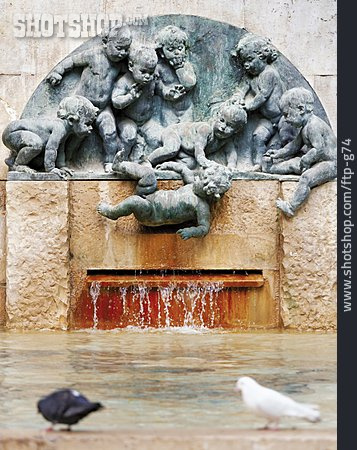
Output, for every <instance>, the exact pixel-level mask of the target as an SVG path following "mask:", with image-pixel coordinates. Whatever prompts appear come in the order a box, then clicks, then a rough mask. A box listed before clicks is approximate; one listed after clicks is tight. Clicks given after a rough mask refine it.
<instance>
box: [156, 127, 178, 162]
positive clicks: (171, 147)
mask: <svg viewBox="0 0 357 450" xmlns="http://www.w3.org/2000/svg"><path fill="white" fill-rule="evenodd" d="M162 141H163V146H162V147H159V148H157V149H156V150H154V151H153V152H152V153H150V155H149V156H148V160H149V161H150V162H151V164H152V166H153V167H155V166H156V165H157V164H160V163H162V162H164V161H168V160H170V159H173V158H175V156H176V155H177V154H178V152H179V150H180V146H181V139H180V137H179V136H178V135H177V134H176V133H175V132H172V131H170V132H167V133H165V132H164V133H163V135H162Z"/></svg>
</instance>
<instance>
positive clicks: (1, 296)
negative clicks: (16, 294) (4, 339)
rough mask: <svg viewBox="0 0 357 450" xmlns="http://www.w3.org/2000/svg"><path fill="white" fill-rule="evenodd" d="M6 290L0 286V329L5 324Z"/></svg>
mask: <svg viewBox="0 0 357 450" xmlns="http://www.w3.org/2000/svg"><path fill="white" fill-rule="evenodd" d="M5 302H6V288H5V286H1V285H0V327H2V326H4V325H5V324H6V305H5Z"/></svg>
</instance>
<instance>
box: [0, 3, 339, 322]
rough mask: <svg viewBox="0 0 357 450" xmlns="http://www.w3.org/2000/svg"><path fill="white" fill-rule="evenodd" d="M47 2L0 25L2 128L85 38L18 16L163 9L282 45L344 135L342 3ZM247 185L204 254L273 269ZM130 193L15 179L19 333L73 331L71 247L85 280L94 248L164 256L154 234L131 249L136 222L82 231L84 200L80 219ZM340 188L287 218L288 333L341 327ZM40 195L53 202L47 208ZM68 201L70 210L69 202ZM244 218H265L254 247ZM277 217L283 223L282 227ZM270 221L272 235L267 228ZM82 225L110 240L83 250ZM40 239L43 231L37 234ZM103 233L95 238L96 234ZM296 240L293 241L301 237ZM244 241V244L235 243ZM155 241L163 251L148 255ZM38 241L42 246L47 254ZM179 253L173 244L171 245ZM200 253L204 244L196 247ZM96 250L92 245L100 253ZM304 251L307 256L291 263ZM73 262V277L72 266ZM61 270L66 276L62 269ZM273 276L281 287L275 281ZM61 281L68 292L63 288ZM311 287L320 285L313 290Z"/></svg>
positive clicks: (91, 222)
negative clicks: (20, 28)
mask: <svg viewBox="0 0 357 450" xmlns="http://www.w3.org/2000/svg"><path fill="white" fill-rule="evenodd" d="M40 3H41V4H39V3H36V8H35V7H34V6H33V3H32V2H30V1H29V0H15V1H10V0H4V2H3V3H2V17H1V20H0V35H1V36H2V46H1V49H0V130H3V129H4V127H5V126H6V125H7V124H8V123H9V122H10V121H11V120H14V119H15V118H17V117H19V116H20V115H21V112H22V110H23V108H24V106H25V105H26V103H27V101H28V99H29V97H30V96H31V94H32V92H33V91H34V89H35V88H36V86H37V85H38V84H39V83H40V81H41V80H42V79H43V78H44V77H45V76H46V74H47V73H48V72H49V71H50V70H51V68H52V67H53V66H54V65H55V64H56V63H57V62H59V61H60V60H61V59H63V58H64V57H65V56H66V55H67V54H68V53H69V52H70V51H72V50H73V49H75V48H76V47H78V46H79V45H80V44H81V43H82V42H83V41H85V40H86V39H87V38H81V39H74V38H68V37H64V38H60V37H51V38H15V37H14V35H13V25H12V22H13V15H14V14H16V13H35V12H42V13H50V14H64V13H65V14H70V13H75V14H80V13H82V14H83V13H84V14H85V13H87V14H99V13H105V14H111V13H113V14H124V15H126V16H127V17H130V16H132V17H134V16H145V15H151V14H153V13H154V14H155V15H160V14H193V15H199V16H203V17H207V18H211V19H214V20H219V21H224V22H228V23H230V24H232V25H235V26H238V27H245V28H246V29H247V30H248V31H251V32H254V33H257V34H260V35H263V36H267V37H270V38H271V39H272V42H273V43H274V44H275V45H276V46H277V48H278V49H279V50H280V51H281V52H282V53H283V54H284V55H285V56H286V57H287V58H289V59H290V61H291V62H292V63H293V64H294V65H295V66H296V67H297V68H298V69H299V70H300V71H301V73H302V74H303V75H304V76H305V77H306V78H307V80H308V81H309V82H310V84H311V86H312V87H313V88H314V89H315V91H316V93H317V95H318V96H319V98H320V100H321V102H322V104H323V105H324V107H325V109H326V112H327V114H328V116H329V118H330V121H331V124H332V126H333V128H334V130H335V131H336V1H335V0H299V1H298V2H296V1H294V0H271V1H269V2H265V1H263V0H222V1H221V2H220V3H219V6H217V2H216V1H213V0H204V1H203V0H180V1H177V0H165V1H163V0H153V1H151V2H147V1H144V0H133V1H131V2H130V3H128V2H124V1H123V0H115V1H114V0H99V1H98V0H85V1H84V0H79V1H77V2H75V3H73V2H72V1H69V0H61V1H59V2H56V3H53V2H52V3H51V2H49V1H48V0H43V1H41V2H40ZM7 155H8V150H7V149H6V148H5V147H4V145H3V144H2V143H0V182H1V188H0V198H1V204H0V207H1V210H0V324H1V323H3V322H4V320H5V308H4V302H5V238H6V228H5V227H4V226H3V225H4V219H5V212H4V199H5V180H6V177H7V170H6V166H5V164H4V163H3V160H4V158H5V157H6V156H7ZM240 183H241V184H240V188H241V189H242V191H241V193H240V194H239V196H240V197H239V205H238V203H237V205H238V206H237V208H240V210H239V211H234V212H232V214H231V213H230V212H229V211H228V212H229V214H228V215H227V217H228V219H227V222H226V223H224V222H222V221H221V214H220V213H221V211H217V215H216V218H215V220H214V222H213V224H212V234H211V236H209V237H208V238H207V241H206V242H207V243H205V246H204V249H205V250H204V251H205V252H206V255H210V254H212V249H214V251H215V254H218V256H217V258H218V260H222V261H223V256H224V257H226V256H227V255H226V254H225V253H226V252H225V251H224V250H222V248H225V249H226V248H227V249H229V251H231V252H232V253H233V250H232V249H233V248H234V247H233V244H234V245H239V248H240V250H241V258H242V261H243V260H244V261H245V263H248V262H249V258H248V259H246V260H245V259H244V258H245V255H246V253H245V252H248V253H249V252H254V251H255V252H256V257H257V260H260V261H262V264H264V261H265V260H264V258H265V256H268V260H267V261H268V262H269V261H270V262H271V261H272V260H273V259H274V254H273V253H271V252H273V251H274V248H275V247H274V246H272V247H269V245H270V243H271V240H270V238H267V239H266V238H265V237H264V236H265V234H264V233H265V232H267V233H268V234H267V235H268V236H270V235H269V233H270V231H271V229H270V228H269V223H273V222H271V221H270V219H271V216H270V215H269V214H268V219H267V222H266V223H263V222H264V220H263V221H262V217H264V215H263V214H262V216H260V214H261V208H262V205H261V204H258V203H257V202H255V198H253V199H251V198H250V196H249V194H250V186H251V185H245V184H244V183H247V182H240ZM121 186H125V188H124V189H123V190H122V191H121V190H120V192H119V188H118V187H116V184H115V183H102V182H101V183H97V182H93V183H89V184H88V186H86V187H85V185H84V182H73V183H71V184H70V185H69V184H67V183H64V182H58V183H52V184H51V183H48V184H47V185H45V184H40V183H38V182H37V183H29V182H24V183H23V184H22V183H16V182H8V183H7V188H6V191H7V195H8V211H7V229H8V236H7V247H8V255H7V258H8V278H9V277H10V275H11V276H14V277H15V278H14V280H16V283H19V284H16V283H15V284H12V285H8V300H7V303H8V306H7V314H8V316H9V317H8V324H9V325H10V326H14V327H15V326H30V327H41V326H42V327H46V328H47V327H49V328H51V327H54V328H65V327H66V326H67V323H66V317H67V316H66V314H67V312H68V308H69V291H70V285H69V282H70V280H69V273H68V272H66V270H68V264H69V261H70V255H71V254H72V253H71V252H72V251H74V254H75V255H76V258H73V260H71V261H72V262H71V264H72V266H71V267H72V269H73V271H74V273H75V274H77V275H78V277H79V278H80V277H81V276H82V275H81V273H82V272H81V270H78V271H76V268H78V267H81V264H80V263H81V261H82V258H85V255H84V256H83V252H84V253H85V252H86V251H88V252H90V251H92V250H94V248H96V251H97V249H98V248H99V250H100V253H98V255H101V256H103V257H104V258H106V259H104V261H105V263H107V262H110V261H113V260H115V258H118V255H120V254H121V253H120V252H122V251H125V252H126V253H125V254H130V255H132V259H130V258H129V260H130V261H134V260H135V258H137V256H136V255H137V254H140V252H142V251H145V252H148V254H154V255H155V249H156V248H157V247H156V245H157V244H156V242H157V240H158V241H160V235H154V234H152V235H150V239H148V238H147V237H138V238H137V239H138V241H137V242H136V243H137V244H138V247H135V248H133V247H132V246H131V243H132V240H133V239H134V240H136V237H135V235H134V232H135V233H136V231H138V229H137V225H136V224H135V223H134V221H133V220H132V219H128V221H126V222H125V221H124V222H123V223H122V224H120V225H116V224H109V225H108V224H107V223H104V221H103V219H101V218H99V217H97V216H85V215H84V220H85V221H86V225H85V226H86V227H87V228H84V225H81V224H80V222H79V221H78V220H76V217H78V214H79V212H78V209H76V206H77V203H76V202H77V201H78V202H79V203H78V204H80V205H81V208H82V209H80V211H85V210H86V208H87V210H88V211H89V208H90V207H92V206H93V204H94V198H95V199H96V198H97V196H98V195H100V196H102V197H110V198H113V199H114V198H116V199H117V200H118V199H119V198H120V196H121V195H125V194H126V193H127V192H129V191H130V189H132V187H131V185H130V183H127V184H125V183H121ZM246 186H248V187H246ZM266 186H267V184H266ZM269 186H270V187H269V189H268V193H267V195H268V197H267V198H269V201H268V203H269V205H272V203H273V200H274V199H275V195H276V189H277V184H276V185H274V183H270V184H269ZM335 186H336V184H334V183H329V184H328V185H326V186H321V187H320V188H318V189H316V190H314V191H313V193H312V195H311V199H310V200H309V203H308V204H307V206H306V208H305V209H304V210H303V211H302V212H301V213H299V214H298V216H297V217H296V218H294V219H292V220H290V219H288V220H286V219H282V221H281V224H280V226H281V233H276V234H274V239H275V240H276V242H280V241H279V239H280V238H282V239H283V241H282V242H283V245H282V246H280V245H279V246H278V251H279V252H280V250H282V251H283V253H282V254H281V255H280V253H279V255H280V256H279V258H280V257H281V258H282V259H281V261H282V266H281V276H282V277H283V278H282V282H281V285H280V286H281V294H282V296H283V304H282V319H283V323H284V325H285V326H288V327H295V328H296V327H300V326H301V327H303V328H307V327H312V328H333V327H334V326H335V309H334V302H335V292H334V288H335V272H334V271H335V265H334V264H335V250H334V249H335V243H336V236H335V228H334V227H335V207H336V200H335V191H334V189H335ZM84 187H85V188H86V189H87V188H88V190H89V192H93V195H95V196H96V197H94V198H93V199H91V200H90V201H89V200H88V199H87V200H86V198H85V197H86V195H85V194H86V191H85V189H84ZM97 188H99V191H98V192H95V193H94V191H95V190H96V189H97ZM120 189H122V187H121V188H120ZM282 189H283V191H284V192H285V190H286V192H288V191H289V189H292V185H291V184H285V183H284V184H283V186H282ZM30 191H31V192H30ZM253 191H254V189H253ZM35 192H37V194H36V195H38V196H39V197H38V199H36V198H35V197H34V196H33V193H35ZM235 192H236V191H234V192H233V191H232V193H229V195H228V196H227V199H225V200H224V203H223V206H221V208H227V205H231V204H235V203H234V201H236V200H237V199H236V200H234V199H233V198H232V199H230V196H233V197H234V196H235V195H237V194H235ZM320 197H321V198H320ZM40 199H41V201H43V205H42V206H43V208H42V206H41V202H40ZM231 200H232V202H231ZM233 200H234V201H233ZM54 201H58V202H59V205H60V208H59V214H58V216H56V217H55V216H54V215H53V213H52V208H51V205H53V202H54ZM68 201H69V202H70V204H68ZM71 202H72V203H71ZM81 202H83V203H81ZM86 202H88V203H86ZM227 202H228V203H227ZM320 202H321V203H323V204H324V205H326V208H325V212H326V214H325V215H324V217H323V218H321V209H320V207H319V203H320ZM310 205H311V206H310ZM269 207H270V206H269ZM32 208H34V209H32ZM265 209H266V211H267V209H269V208H268V207H266V208H265ZM271 211H274V213H272V214H276V210H275V208H274V207H272V209H271ZM56 214H57V213H56ZM91 214H92V213H91ZM264 214H265V213H264ZM240 215H242V216H240ZM231 217H234V219H235V220H237V221H238V222H237V223H238V224H240V225H238V227H237V228H235V227H236V223H235V222H233V221H232V220H231ZM243 217H245V218H248V219H249V221H251V222H252V223H254V220H257V221H258V223H259V224H261V226H262V227H263V229H264V233H263V235H261V236H260V237H259V239H258V238H257V236H255V235H254V231H253V230H251V231H249V239H248V240H247V239H246V237H245V238H243V237H242V238H240V237H239V236H240V233H242V234H243V232H246V231H247V228H245V224H244V221H243V220H241V218H243ZM319 219H321V220H319ZM322 219H323V220H322ZM272 220H273V219H272ZM275 220H276V217H275V219H274V220H273V221H275ZM274 223H275V222H274ZM277 223H278V222H277ZM44 224H47V226H48V227H49V228H48V229H45V226H44ZM70 224H72V225H73V227H71V226H70ZM265 225H266V228H264V226H265ZM37 227H38V229H37ZM222 227H223V228H222ZM274 227H275V225H274ZM117 228H119V229H120V230H121V231H123V232H124V235H125V239H122V242H121V243H120V244H119V243H118V242H119V241H118V242H117V241H116V244H115V245H119V248H116V247H115V245H114V247H113V246H110V245H109V244H108V241H107V240H106V239H107V237H108V236H111V234H112V233H113V232H114V231H117ZM84 229H85V230H86V232H89V233H92V231H95V230H96V229H98V230H99V231H100V233H101V234H100V236H101V240H100V241H98V242H88V243H86V244H85V245H84V248H81V247H80V243H81V242H82V241H81V239H80V238H79V236H80V234H81V231H82V230H84ZM222 229H224V230H225V231H224V235H225V237H224V242H225V245H224V247H222V246H221V241H220V239H222ZM40 230H42V231H43V232H44V235H43V236H42V237H41V238H40V237H39V236H40V234H39V233H40ZM234 230H237V231H236V232H235V231H234ZM29 231H30V234H29ZM31 233H33V236H32V234H31ZM57 233H58V235H57ZM67 233H73V236H76V235H78V239H79V241H78V242H77V241H76V240H75V239H74V238H72V239H71V241H70V244H69V241H68V240H67V239H68V235H67ZM36 236H38V237H39V242H38V243H36V241H35V240H34V237H36ZM93 236H95V233H94V234H93ZM293 236H294V239H292V237H293ZM300 237H301V238H300ZM256 238H257V239H256ZM306 239H307V242H306V244H305V243H304V242H305V240H306ZM93 241H95V238H93ZM238 241H239V243H237V242H238ZM153 242H154V243H155V244H154V245H153V247H152V248H150V245H152V244H151V243H153ZM175 242H176V241H175ZM326 242H327V243H328V245H327V247H326V246H325V245H326ZM37 245H40V246H39V247H37ZM69 245H71V248H69ZM170 245H173V244H172V242H171V243H170ZM175 245H179V246H183V247H182V248H184V246H185V245H186V244H184V243H179V244H176V243H175ZM192 245H194V246H198V244H197V243H196V244H192ZM20 247H21V252H22V249H25V251H24V253H25V255H26V257H25V258H24V259H23V260H21V258H20ZM91 247H93V249H92V250H91ZM190 248H191V247H190ZM38 249H40V250H41V253H42V252H43V251H46V250H48V252H49V254H48V255H47V259H46V258H45V259H44V260H42V259H41V258H40V257H39V255H40V253H38ZM123 249H124V250H123ZM218 249H220V250H218ZM262 249H263V250H264V251H263V250H262ZM279 249H280V250H279ZM322 249H324V250H322ZM219 252H222V254H219ZM133 253H134V255H133ZM295 254H296V255H297V256H292V255H295ZM229 255H230V253H229V252H228V259H226V262H225V263H224V264H228V265H229V264H230V263H229V261H231V260H232V258H231V256H229ZM264 255H265V256H264ZM96 257H97V256H96ZM269 257H270V258H271V259H269ZM97 260H99V258H97ZM138 262H139V260H138ZM202 262H203V260H202V259H201V260H200V259H199V258H198V259H197V258H196V259H195V260H193V261H190V263H192V264H194V265H197V266H199V265H200V264H202ZM265 262H266V261H265ZM270 262H269V263H267V267H266V270H270V269H271V267H272V265H271V264H270ZM41 263H42V264H43V267H42V270H45V271H47V270H48V273H47V278H46V276H45V275H44V272H43V273H42V275H41V274H40V273H39V272H38V270H39V269H38V264H41ZM67 263H68V264H67ZM66 264H67V266H66ZM224 264H223V265H224ZM65 266H66V267H67V269H65V268H64V267H65ZM268 266H269V267H268ZM83 267H84V266H83ZM302 267H304V268H305V269H306V270H305V272H304V274H302ZM316 268H317V269H316ZM35 269H36V270H35ZM55 270H57V271H58V272H57V273H55V272H54V271H55ZM272 270H273V273H276V271H277V268H276V266H274V269H272ZM279 270H280V269H279ZM50 271H51V273H50ZM278 272H279V271H278ZM320 273H323V274H324V275H323V277H322V279H320V278H319V280H320V281H319V282H318V283H316V284H314V283H313V282H312V281H314V280H315V281H316V280H317V278H318V277H320V275H318V274H320ZM49 274H51V275H52V276H54V277H55V279H54V280H52V282H51V281H50V279H51V277H49ZM35 276H36V277H38V276H39V277H40V279H41V280H42V281H43V283H42V285H41V289H40V290H39V291H38V290H36V289H35V288H34V287H33V286H32V281H33V280H34V279H36V278H35ZM301 276H305V277H306V279H305V281H304V283H305V286H307V285H309V288H310V289H309V292H308V294H307V292H306V291H307V288H305V290H303V291H302V292H301V295H300V290H299V289H300V284H299V279H300V278H299V277H301ZM272 278H274V279H275V275H274V277H272ZM51 283H52V284H51ZM56 283H58V286H60V288H59V287H58V286H57V287H56ZM73 283H74V284H73ZM304 283H303V284H304ZM79 284H80V283H76V282H73V280H72V287H73V289H74V290H75V286H77V285H79ZM311 285H313V286H312V287H311ZM58 289H59V290H58ZM73 292H74V291H73ZM30 293H31V295H32V296H33V298H34V299H35V298H37V300H38V301H39V304H40V308H39V311H37V310H36V311H35V310H32V309H31V308H32V307H31V301H32V300H31V301H30V300H28V298H29V296H30ZM49 293H50V295H51V296H52V297H51V298H52V300H51V301H50V302H47V303H46V302H45V301H43V302H42V299H43V300H44V298H45V296H46V295H49ZM31 298H32V297H31ZM18 302H19V303H18ZM57 302H58V304H57ZM25 307H26V310H27V311H28V317H22V314H23V309H22V308H25ZM56 308H58V310H57V309H56Z"/></svg>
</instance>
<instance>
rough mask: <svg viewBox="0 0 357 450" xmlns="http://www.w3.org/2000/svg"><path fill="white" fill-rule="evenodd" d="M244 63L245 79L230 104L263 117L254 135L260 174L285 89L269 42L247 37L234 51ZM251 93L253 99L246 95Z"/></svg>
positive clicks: (255, 158)
mask: <svg viewBox="0 0 357 450" xmlns="http://www.w3.org/2000/svg"><path fill="white" fill-rule="evenodd" d="M232 54H233V56H235V57H237V58H238V59H239V60H240V61H241V62H242V64H243V67H244V69H245V71H246V72H247V75H248V77H244V78H243V80H242V82H241V83H240V85H239V87H238V90H237V92H236V93H235V94H234V96H233V98H232V99H231V101H233V102H241V103H242V104H243V105H244V107H245V110H246V111H247V112H252V111H258V112H260V114H261V115H262V116H263V118H261V119H260V120H259V122H258V125H257V127H256V129H255V130H254V132H253V152H252V162H253V164H254V166H253V171H261V167H262V157H263V154H264V153H265V151H266V144H267V142H268V141H269V139H270V138H271V137H272V136H273V135H274V133H275V131H276V127H277V125H278V123H279V120H280V118H281V111H280V107H279V100H280V98H281V96H282V94H283V92H284V90H285V88H284V84H283V82H282V79H281V77H280V75H279V72H278V71H277V70H276V69H275V68H274V67H273V66H272V65H271V64H272V62H273V61H275V60H276V59H277V57H278V52H277V50H276V49H275V48H274V47H273V46H272V45H271V43H270V41H269V40H268V39H265V38H261V37H259V36H256V35H254V34H250V33H249V34H247V35H245V36H244V37H243V38H242V39H241V40H240V41H239V42H238V44H237V46H236V48H235V50H234V51H233V52H232ZM249 93H252V94H253V98H252V99H251V100H247V98H246V96H247V95H248V94H249Z"/></svg>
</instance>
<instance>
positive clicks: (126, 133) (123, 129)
mask: <svg viewBox="0 0 357 450" xmlns="http://www.w3.org/2000/svg"><path fill="white" fill-rule="evenodd" d="M118 129H119V134H120V138H121V141H122V144H123V151H122V152H121V159H122V161H128V160H129V155H130V153H131V150H132V148H133V146H134V145H135V144H136V139H137V134H138V133H137V129H138V127H137V125H136V123H135V122H134V121H133V120H131V119H128V118H123V119H121V120H120V121H119V122H118Z"/></svg>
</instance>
